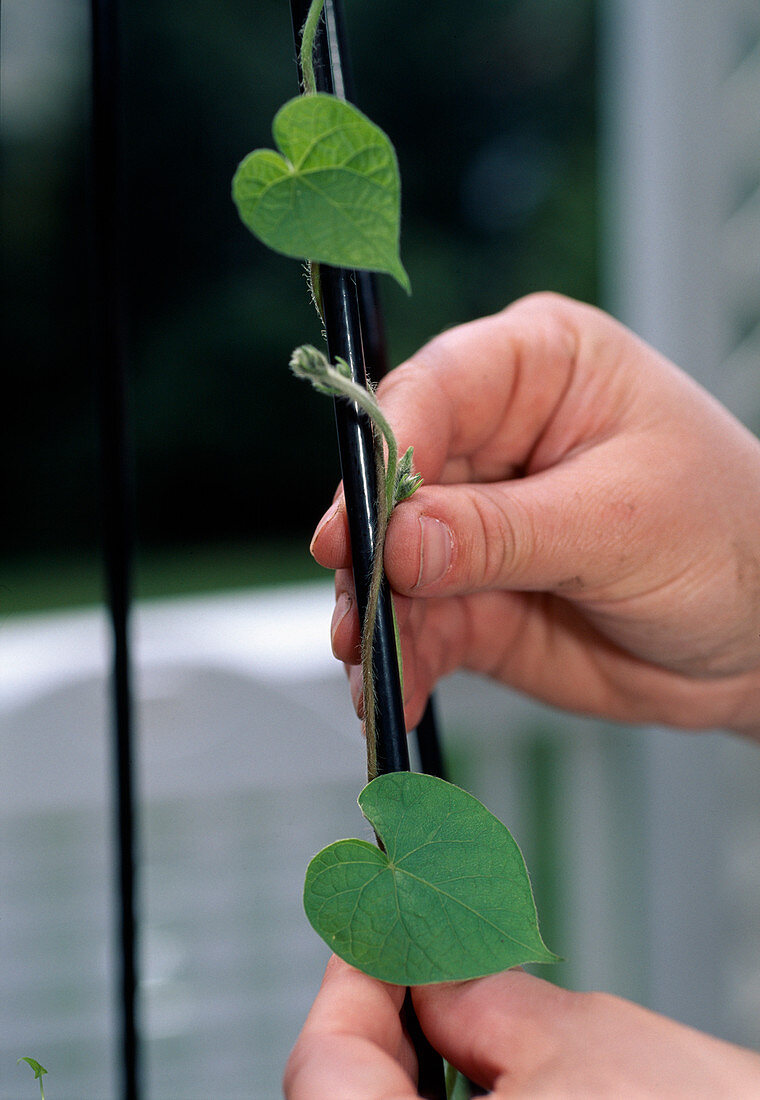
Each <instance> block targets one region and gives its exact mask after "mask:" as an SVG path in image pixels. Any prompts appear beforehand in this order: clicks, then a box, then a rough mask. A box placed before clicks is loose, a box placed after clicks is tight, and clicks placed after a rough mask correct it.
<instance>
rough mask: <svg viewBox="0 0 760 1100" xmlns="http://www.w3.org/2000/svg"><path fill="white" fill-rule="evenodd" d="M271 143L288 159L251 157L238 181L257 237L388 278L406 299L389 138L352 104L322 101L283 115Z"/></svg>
mask: <svg viewBox="0 0 760 1100" xmlns="http://www.w3.org/2000/svg"><path fill="white" fill-rule="evenodd" d="M272 134H273V137H274V140H275V143H276V145H277V147H278V149H279V150H280V152H281V154H282V155H280V153H276V152H274V151H273V150H272V149H256V150H254V152H252V153H249V154H248V156H247V157H246V158H245V160H243V162H242V163H241V164H240V166H239V168H238V170H237V172H236V173H235V178H234V180H233V181H232V195H233V198H234V200H235V204H236V205H237V208H238V212H239V214H240V217H241V218H242V219H243V221H244V222H245V224H246V225H247V226H248V228H249V229H250V230H251V232H252V233H254V234H255V235H256V236H257V237H259V238H260V240H262V241H263V242H264V244H266V245H268V246H269V247H270V248H272V249H274V250H275V251H276V252H282V253H284V254H285V255H286V256H293V257H295V258H296V259H302V260H314V261H316V262H318V263H326V264H332V265H333V266H336V267H349V268H365V269H367V270H369V271H385V272H387V273H388V274H390V275H393V276H394V278H395V279H397V281H398V282H399V283H400V284H401V285H402V286H403V287H404V289H405V290H406V291H409V289H410V286H409V277H408V275H407V274H406V271H405V270H404V268H403V266H402V264H401V260H400V258H399V223H400V190H401V188H400V183H399V173H398V164H397V162H396V154H395V152H394V150H393V146H392V145H391V142H390V141H389V139H388V138H387V137H386V135H385V134H384V133H383V131H382V130H381V129H380V128H379V127H377V126H375V124H374V123H373V122H370V120H369V119H368V118H366V117H365V116H364V115H363V114H362V113H361V111H358V110H357V109H356V108H355V107H352V106H351V104H349V103H345V102H344V101H343V100H340V99H336V98H335V97H334V96H329V95H323V94H318V95H309V96H299V97H298V98H296V99H292V100H290V102H288V103H286V104H285V105H284V106H283V107H281V108H280V110H279V111H278V112H277V114H276V115H275V118H274V122H273V124H272Z"/></svg>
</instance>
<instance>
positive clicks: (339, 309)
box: [291, 0, 446, 1100]
mask: <svg viewBox="0 0 760 1100" xmlns="http://www.w3.org/2000/svg"><path fill="white" fill-rule="evenodd" d="M309 6H310V4H309V0H291V14H292V18H293V32H294V38H295V43H296V51H297V54H298V55H299V56H300V44H301V31H302V29H303V25H304V23H305V21H306V16H307V14H308V10H309ZM342 33H343V32H342V20H341V12H340V8H339V3H338V0H325V7H324V16H323V18H322V20H321V21H320V25H319V29H318V31H317V36H316V42H315V50H314V74H315V79H316V84H317V90H318V91H321V92H329V93H331V94H336V95H339V96H341V98H345V96H346V86H345V74H344V72H343V68H342V65H341V51H340V45H341V38H342ZM362 278H363V276H362V274H361V273H357V272H353V271H346V270H344V269H342V268H333V267H329V266H327V265H320V290H321V294H322V307H323V315H324V322H325V330H326V333H327V347H328V352H329V356H330V359H331V360H333V361H334V360H335V358H336V357H337V356H340V357H341V358H343V359H345V361H346V362H347V363H348V364H349V366H350V368H351V374H352V376H353V378H354V379H355V380H356V381H358V382H360V383H361V384H362V385H365V386H366V384H367V371H366V365H365V354H364V347H363V339H362V327H361V312H360V304H359V293H358V289H357V281H358V280H361V279H362ZM374 308H375V309H376V308H377V299H376V298H375V299H374ZM365 310H366V302H365ZM365 319H366V320H367V321H372V319H373V318H372V315H371V314H370V313H367V314H366V317H365ZM374 320H375V321H376V322H378V323H379V320H380V318H379V312H378V313H377V314H376V316H375V317H374ZM376 351H377V347H376V346H375V352H376ZM335 417H336V423H337V428H338V446H339V450H340V460H341V470H342V474H343V491H344V494H345V498H346V511H347V513H348V523H349V534H350V538H351V553H352V557H353V566H354V583H355V587H356V599H357V606H358V611H359V615H360V618H363V617H364V614H365V611H366V606H367V592H368V588H369V577H370V574H371V571H372V559H373V555H374V544H375V534H374V531H375V518H376V503H375V502H376V495H377V494H376V485H375V460H374V448H373V439H372V430H371V427H370V424H369V421H368V420H367V418H366V416H365V415H364V414H363V413H362V412H361V411H360V410H359V409H358V408H357V406H356V405H353V404H349V403H348V402H346V401H344V400H341V401H336V403H335ZM373 675H374V682H375V695H376V704H377V716H376V723H377V735H378V744H377V760H378V771H379V772H380V773H383V772H392V771H408V770H409V749H408V745H407V738H406V727H405V724H404V705H403V699H402V694H401V682H400V677H399V668H398V659H397V656H396V639H395V631H394V624H393V610H392V605H391V596H390V589H389V587H388V585H387V583H386V582H385V581H384V582H383V586H382V589H381V592H380V599H379V603H378V609H377V621H376V626H375V637H374V639H373ZM403 1016H404V1022H405V1025H406V1027H407V1030H408V1032H409V1035H410V1038H411V1040H412V1043H413V1046H414V1049H415V1052H416V1054H417V1061H418V1082H417V1088H418V1091H419V1095H420V1096H421V1097H425V1098H426V1100H446V1083H445V1078H444V1070H443V1061H442V1059H441V1056H440V1055H439V1054H438V1053H437V1051H435V1050H434V1049H433V1047H432V1046H431V1045H430V1043H429V1042H428V1040H427V1038H426V1037H425V1035H424V1034H423V1032H422V1029H421V1028H420V1026H419V1023H418V1022H417V1019H416V1016H415V1014H414V1008H413V1005H412V1002H411V996H410V993H409V991H408V990H407V995H406V999H405V1002H404V1013H403Z"/></svg>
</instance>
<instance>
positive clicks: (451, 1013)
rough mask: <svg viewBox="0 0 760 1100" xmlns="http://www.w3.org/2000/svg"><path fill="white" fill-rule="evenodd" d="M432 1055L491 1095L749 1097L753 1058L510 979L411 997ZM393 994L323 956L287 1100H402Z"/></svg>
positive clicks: (643, 1014)
mask: <svg viewBox="0 0 760 1100" xmlns="http://www.w3.org/2000/svg"><path fill="white" fill-rule="evenodd" d="M412 996H413V1000H414V1007H415V1011H416V1013H417V1017H418V1019H419V1022H420V1024H421V1025H422V1028H423V1030H424V1032H425V1034H426V1035H427V1036H428V1038H429V1039H430V1041H431V1042H432V1044H433V1046H434V1047H435V1048H436V1050H438V1051H440V1052H441V1054H442V1055H443V1057H444V1058H446V1059H447V1061H449V1062H450V1063H451V1064H452V1065H454V1066H456V1067H457V1068H458V1069H459V1070H461V1071H462V1072H463V1073H465V1074H466V1075H467V1076H468V1077H469V1078H470V1079H471V1080H472V1081H474V1082H475V1083H476V1084H478V1085H480V1086H482V1087H483V1088H486V1089H490V1090H492V1091H491V1095H492V1096H493V1097H495V1098H499V1097H502V1098H505V1097H518V1096H526V1097H527V1096H546V1097H560V1096H562V1097H571V1096H576V1097H584V1098H585V1097H595V1096H599V1097H601V1096H604V1097H612V1096H614V1097H643V1096H651V1097H658V1098H663V1097H689V1100H697V1098H698V1097H710V1098H711V1100H712V1098H714V1097H717V1096H720V1097H721V1098H726V1100H728V1098H729V1097H750V1096H760V1056H758V1055H757V1054H753V1053H751V1052H750V1051H747V1050H743V1049H742V1048H740V1047H736V1046H732V1045H731V1044H730V1043H725V1042H722V1041H720V1040H718V1039H713V1038H711V1037H710V1036H707V1035H704V1034H702V1033H701V1032H698V1031H694V1030H693V1029H692V1028H689V1027H685V1026H683V1025H682V1024H678V1023H675V1022H674V1021H672V1020H668V1019H666V1018H665V1017H663V1016H658V1015H657V1014H656V1013H653V1012H649V1011H647V1010H646V1009H644V1008H640V1007H639V1006H638V1005H634V1004H632V1003H631V1002H629V1001H624V1000H621V999H620V998H618V997H612V996H609V995H607V994H603V993H569V992H567V991H566V990H564V989H560V988H558V987H557V986H554V985H551V984H550V983H549V982H545V981H542V980H541V979H539V978H533V977H531V976H530V975H528V974H525V973H523V972H522V971H518V970H509V971H507V972H506V973H503V974H494V975H492V976H491V977H489V978H478V979H476V980H475V981H469V982H452V983H448V984H444V985H431V986H422V987H419V988H417V989H414V990H413V991H412ZM403 999H404V990H403V989H402V988H401V987H399V986H393V985H386V984H384V983H383V982H379V981H377V980H376V979H374V978H369V977H367V975H365V974H362V973H360V972H359V971H358V970H354V969H353V968H352V967H350V966H349V965H348V964H347V963H344V962H343V961H342V960H340V959H338V958H337V957H333V958H332V959H331V960H330V963H329V965H328V967H327V972H326V974H325V979H324V982H323V984H322V988H321V990H320V992H319V995H318V997H317V999H316V1001H315V1003H314V1006H313V1008H312V1010H311V1012H310V1014H309V1017H308V1019H307V1021H306V1024H305V1025H304V1029H303V1031H302V1033H301V1035H300V1037H299V1039H298V1042H297V1044H296V1046H295V1048H294V1050H293V1053H292V1054H291V1056H290V1060H289V1062H288V1067H287V1070H286V1073H285V1095H286V1097H287V1100H412V1098H414V1097H417V1088H416V1085H415V1083H414V1082H415V1075H416V1064H415V1058H414V1054H413V1051H412V1048H411V1045H410V1043H409V1040H408V1038H407V1037H406V1035H405V1033H404V1031H403V1029H402V1026H401V1022H400V1019H399V1010H400V1008H401V1005H402V1002H403Z"/></svg>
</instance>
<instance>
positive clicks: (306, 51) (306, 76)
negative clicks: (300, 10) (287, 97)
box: [300, 0, 325, 95]
mask: <svg viewBox="0 0 760 1100" xmlns="http://www.w3.org/2000/svg"><path fill="white" fill-rule="evenodd" d="M324 6H325V0H312V4H311V7H310V8H309V14H308V15H307V16H306V22H305V23H304V25H303V30H302V31H301V57H300V60H301V77H302V79H303V92H304V95H314V94H315V93H316V90H317V81H316V78H315V76H314V39H315V38H316V34H317V27H318V26H319V20H320V18H321V15H322V8H323V7H324Z"/></svg>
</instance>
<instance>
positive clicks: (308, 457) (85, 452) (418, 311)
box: [0, 0, 597, 613]
mask: <svg viewBox="0 0 760 1100" xmlns="http://www.w3.org/2000/svg"><path fill="white" fill-rule="evenodd" d="M3 7H4V11H3V127H2V171H3V196H2V202H3V211H2V221H3V235H2V242H3V243H2V253H3V267H2V296H3V302H4V304H5V322H4V332H3V341H4V344H5V350H4V353H3V362H4V364H5V370H4V398H5V400H4V409H5V416H4V426H3V436H4V439H5V456H6V458H5V468H6V471H7V472H8V477H7V478H6V485H5V501H4V504H3V517H4V523H3V536H2V540H1V544H0V610H3V611H4V612H5V613H13V612H14V611H19V610H24V609H27V608H30V607H35V606H55V605H63V604H73V603H81V602H90V601H93V600H95V599H97V598H98V597H99V594H100V570H99V565H98V546H99V538H100V504H99V499H100V485H99V458H98V430H97V420H96V402H95V398H94V386H93V364H92V362H91V355H90V351H89V338H90V337H89V324H90V318H89V312H88V311H89V305H88V288H89V238H90V225H89V207H90V194H89V177H88V164H89V160H88V158H89V149H88V127H89V88H88V80H89V75H88V73H89V56H88V50H89V41H88V9H87V5H85V4H75V3H71V2H68V3H67V2H66V0H57V2H53V3H47V4H43V3H41V2H40V0H30V2H29V3H26V4H21V3H6V4H5V5H4V6H3ZM345 8H346V15H347V22H348V31H349V40H350V48H351V54H352V61H353V68H354V70H355V82H356V85H357V98H358V102H359V105H360V106H361V107H362V109H363V110H365V111H366V113H367V114H369V116H370V117H371V118H372V119H373V120H374V121H376V122H377V123H378V124H379V125H381V126H382V127H383V128H384V129H385V130H386V132H387V133H388V134H389V135H390V136H391V138H392V140H393V141H394V143H395V145H396V148H397V151H398V156H399V161H400V166H401V175H402V188H403V198H402V202H403V226H402V254H403V258H404V262H405V265H406V267H407V270H408V271H409V273H410V276H411V279H412V283H413V288H414V293H413V296H412V297H411V298H406V297H405V296H404V294H403V293H402V292H401V291H400V290H399V289H398V288H397V287H396V286H395V285H394V284H392V282H391V281H390V280H383V288H382V289H383V294H384V301H385V307H386V314H387V326H388V337H389V345H390V352H391V357H392V360H393V361H394V362H398V361H399V360H400V359H402V358H403V357H404V356H406V355H407V354H409V353H410V352H412V351H413V350H414V349H415V348H416V347H417V346H419V345H420V344H421V343H422V342H423V341H425V340H426V339H428V338H429V337H430V336H432V335H433V334H435V333H436V332H438V331H440V330H441V329H442V328H444V327H446V326H450V325H453V324H455V323H458V322H461V321H465V320H468V319H470V318H473V317H476V316H479V315H482V314H484V313H487V312H491V311H494V310H497V309H499V308H501V307H502V306H504V305H505V304H506V303H507V302H509V301H510V300H512V299H514V298H515V297H518V296H520V295H522V294H524V293H527V292H529V291H532V290H536V289H542V288H550V289H554V290H558V291H562V292H564V293H567V294H571V295H576V296H578V297H581V298H584V299H586V300H592V301H593V300H595V298H596V295H597V271H596V253H597V228H596V224H597V219H596V202H595V195H596V177H595V50H594V44H595V27H594V5H593V3H591V2H590V0H574V2H573V3H571V4H568V3H564V2H563V0H471V2H470V3H469V4H468V5H467V10H466V15H465V16H463V15H462V8H461V5H459V4H455V3H454V2H453V0H441V2H439V3H437V4H436V5H434V6H433V7H425V8H424V9H422V8H420V9H417V8H414V7H413V8H411V9H410V6H409V5H408V4H407V3H402V2H401V0H385V2H384V3H377V2H376V0H347V2H346V4H345ZM123 65H124V103H125V117H124V130H123V137H124V147H123V157H124V176H125V181H126V205H127V210H126V218H127V224H126V226H125V242H126V254H125V264H126V270H125V286H126V307H127V319H128V333H127V341H128V358H129V372H130V403H131V418H132V425H133V436H134V465H135V474H136V501H137V503H136V512H137V514H136V522H137V533H138V546H139V553H138V592H139V593H140V594H143V595H151V594H158V593H163V592H175V591H176V592H179V591H190V590H200V589H204V588H214V587H221V586H228V585H231V584H235V585H237V584H247V583H255V582H257V581H270V580H288V579H293V578H294V577H306V576H310V575H313V573H314V571H315V569H316V567H315V566H313V565H312V563H311V562H310V559H309V557H308V553H307V551H306V545H307V541H308V535H309V532H310V530H311V529H312V527H313V524H314V522H315V520H316V519H317V518H318V517H319V515H320V514H321V511H322V508H323V506H324V505H325V503H326V502H327V501H328V499H329V497H330V495H331V493H332V491H333V487H334V484H335V482H336V480H337V477H338V461H337V451H336V445H335V436H334V429H333V424H332V411H331V408H330V406H329V403H328V402H326V401H321V400H319V399H316V398H315V397H314V395H313V394H312V393H311V392H310V391H309V390H307V388H306V387H304V386H300V385H298V384H297V383H295V382H294V381H293V380H292V379H291V377H290V375H289V373H288V371H287V360H288V356H289V353H290V350H291V348H292V347H293V346H294V345H295V344H297V343H301V342H303V341H306V340H308V341H312V342H317V341H318V340H319V335H320V332H319V324H318V321H317V318H316V315H315V314H314V313H313V311H312V309H311V306H310V305H309V303H308V301H307V295H306V289H305V284H304V279H303V276H302V273H301V271H300V269H299V265H298V264H297V263H296V262H294V261H291V260H287V259H284V258H282V257H279V256H275V255H273V254H270V253H269V252H268V251H267V250H266V249H265V248H264V247H263V246H261V245H260V244H259V243H258V242H257V241H255V240H254V239H253V237H251V236H250V235H249V234H248V232H247V230H245V228H244V227H243V226H242V224H241V223H240V222H239V221H238V218H237V215H236V212H235V209H234V207H233V205H232V202H231V200H230V197H229V191H230V181H231V177H232V174H233V172H234V170H235V167H236V165H237V163H238V161H239V160H241V159H242V157H243V156H244V155H245V154H246V153H247V152H248V151H249V150H250V149H252V148H254V147H257V146H262V145H269V144H271V134H270V125H271V119H272V117H273V115H274V113H275V111H276V110H277V108H278V107H279V106H280V105H281V103H283V102H284V101H285V100H286V99H288V98H290V97H291V96H292V95H293V94H295V92H296V72H295V64H294V58H293V46H292V33H291V26H290V16H289V7H288V5H287V4H286V3H284V0H257V2H256V3H251V2H250V0H248V2H243V0H222V2H219V0H217V2H216V3H213V4H212V3H209V2H203V0H188V2H187V3H185V4H182V5H177V4H169V3H167V2H166V0H158V2H155V3H151V4H125V5H124V6H123Z"/></svg>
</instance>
